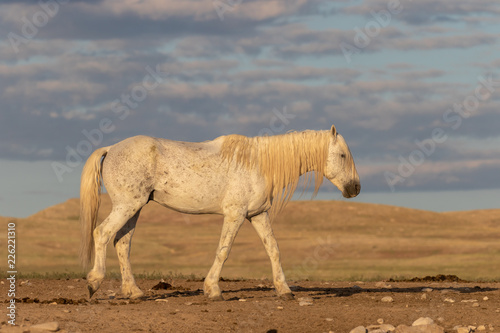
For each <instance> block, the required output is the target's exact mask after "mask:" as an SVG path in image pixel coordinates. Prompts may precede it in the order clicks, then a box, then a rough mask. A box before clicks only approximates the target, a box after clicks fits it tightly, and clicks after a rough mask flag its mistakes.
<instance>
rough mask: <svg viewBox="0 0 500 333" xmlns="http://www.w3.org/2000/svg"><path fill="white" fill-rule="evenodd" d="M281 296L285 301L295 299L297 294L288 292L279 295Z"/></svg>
mask: <svg viewBox="0 0 500 333" xmlns="http://www.w3.org/2000/svg"><path fill="white" fill-rule="evenodd" d="M279 298H281V299H282V300H284V301H293V300H294V299H295V296H293V294H292V293H286V294H282V295H279Z"/></svg>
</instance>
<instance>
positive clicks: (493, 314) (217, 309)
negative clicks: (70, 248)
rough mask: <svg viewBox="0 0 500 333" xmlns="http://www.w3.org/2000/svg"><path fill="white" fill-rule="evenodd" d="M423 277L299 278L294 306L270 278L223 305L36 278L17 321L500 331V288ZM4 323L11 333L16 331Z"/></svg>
mask: <svg viewBox="0 0 500 333" xmlns="http://www.w3.org/2000/svg"><path fill="white" fill-rule="evenodd" d="M423 280H424V281H418V282H389V281H386V282H378V283H375V282H369V283H367V282H315V281H294V282H290V285H291V289H292V291H293V293H294V294H295V298H296V300H294V301H284V300H281V299H279V298H277V297H276V296H275V293H274V289H273V286H272V282H270V281H269V280H236V281H233V280H229V281H221V282H220V286H221V289H222V290H223V296H224V298H225V299H226V301H223V302H212V301H209V300H208V299H207V298H205V296H204V295H203V291H202V287H203V283H202V282H201V281H192V280H173V281H169V282H168V284H170V287H167V289H158V290H154V289H153V287H154V286H156V285H158V284H159V281H158V280H156V281H154V280H139V281H138V285H139V286H140V287H141V289H142V290H143V291H144V292H145V296H144V297H143V298H141V299H139V300H129V299H126V298H123V297H121V295H120V293H119V290H120V281H119V280H116V279H113V280H109V279H108V280H105V281H104V283H103V285H102V287H101V288H100V290H99V291H98V292H97V293H96V294H95V296H94V298H93V299H92V300H91V301H89V300H88V295H87V288H86V281H85V280H83V279H75V280H30V281H22V282H23V284H22V285H21V284H19V285H18V286H17V293H16V296H17V299H16V300H17V302H16V311H17V317H16V319H17V320H16V322H17V324H18V325H20V326H23V327H24V328H27V327H29V326H32V325H36V324H40V323H46V322H54V321H55V322H57V323H59V326H60V329H61V330H62V331H66V332H269V331H273V330H274V332H330V331H333V332H349V331H350V330H351V329H353V328H354V327H357V326H365V327H367V326H370V325H376V324H377V323H379V322H380V320H383V322H384V323H387V324H391V325H393V326H398V325H400V324H405V325H411V324H412V323H413V321H415V320H416V319H418V318H420V317H430V318H432V319H434V321H435V322H436V324H438V325H440V326H442V327H444V328H445V331H446V332H456V329H454V327H456V326H458V325H462V326H468V325H471V326H476V327H480V326H481V325H482V326H483V327H484V328H485V331H486V332H500V283H477V282H473V283H470V282H456V281H448V280H446V279H445V280H441V278H438V279H437V280H432V279H431V280H426V278H424V279H423ZM163 286H164V285H163ZM0 297H2V298H0V302H2V303H4V304H5V302H8V301H9V300H8V299H6V298H5V297H6V296H5V295H2V296H0ZM389 298H390V299H391V300H392V301H389V302H386V301H383V300H382V299H386V300H387V299H389ZM2 321H3V323H2V325H3V326H2V327H3V328H2V330H3V331H5V330H8V329H12V328H10V327H8V326H7V324H6V321H4V320H3V319H2ZM18 331H19V332H21V331H22V329H21V328H20V329H19V330H18Z"/></svg>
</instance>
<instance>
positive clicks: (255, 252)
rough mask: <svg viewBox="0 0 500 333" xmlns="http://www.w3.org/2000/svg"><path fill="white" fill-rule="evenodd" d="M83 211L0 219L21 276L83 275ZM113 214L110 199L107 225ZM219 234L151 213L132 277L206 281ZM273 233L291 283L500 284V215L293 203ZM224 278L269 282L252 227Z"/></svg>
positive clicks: (71, 204)
mask: <svg viewBox="0 0 500 333" xmlns="http://www.w3.org/2000/svg"><path fill="white" fill-rule="evenodd" d="M78 205H79V201H78V199H71V200H68V201H67V202H64V203H61V204H59V205H56V206H53V207H49V208H47V209H45V210H43V211H40V212H39V213H37V214H34V215H32V216H30V217H28V218H25V219H9V218H0V224H1V225H2V230H7V226H6V225H7V223H8V222H10V221H15V222H16V226H17V227H16V234H17V243H16V244H17V253H16V255H17V269H18V271H19V272H21V273H32V272H35V273H46V272H49V273H52V272H60V273H69V272H74V273H78V274H79V273H81V274H84V273H83V271H82V268H81V267H80V266H79V260H78V256H77V253H78V248H79V242H80V240H79V235H80V229H79V221H78V218H79V216H78V214H79V207H78ZM110 209H111V203H110V200H109V198H108V197H107V195H103V197H102V204H101V209H100V214H99V215H100V219H101V220H102V219H104V218H105V217H106V216H107V214H108V213H109V211H110ZM221 227H222V217H221V216H217V215H186V214H181V213H178V212H174V211H171V210H169V209H166V208H163V207H161V206H160V205H158V204H155V203H149V204H148V205H146V206H145V207H144V209H143V210H142V213H141V217H140V218H139V222H138V225H137V229H136V233H135V235H134V239H133V243H132V254H131V261H132V267H133V270H134V273H148V274H151V273H153V272H155V273H163V274H169V273H170V272H172V273H174V274H182V275H191V274H194V275H196V276H204V275H205V274H206V273H207V272H208V269H209V268H210V266H211V264H212V262H213V259H214V254H215V249H216V247H217V244H218V241H219V235H220V230H221ZM274 232H275V235H276V238H277V239H278V243H279V245H280V249H281V259H282V264H283V268H284V270H285V274H286V275H287V278H288V279H290V280H294V279H297V280H298V279H306V278H309V279H320V280H372V279H384V278H390V277H402V276H405V277H414V276H425V275H436V274H455V275H458V276H459V277H461V278H463V279H470V280H478V279H486V280H493V279H495V280H500V210H481V211H467V212H449V213H434V212H429V211H421V210H415V209H407V208H400V207H393V206H384V205H375V204H364V203H354V202H349V201H293V202H291V203H290V204H289V205H288V206H287V207H286V208H285V210H284V211H283V212H282V213H281V214H280V215H279V217H278V218H277V219H276V221H275V222H274ZM2 244H5V243H4V242H2ZM6 250H7V249H6V246H2V248H1V249H0V255H1V257H2V258H7V253H6ZM4 260H5V261H6V259H4ZM107 263H108V272H119V269H118V262H117V257H116V253H115V251H114V248H113V247H112V246H111V245H110V247H109V249H108V261H107ZM2 266H3V265H2ZM222 276H224V277H226V278H228V277H232V278H237V277H245V278H270V277H271V267H270V264H269V260H268V258H267V256H266V254H265V251H264V248H263V246H262V244H261V242H260V240H259V238H258V237H257V234H256V233H255V231H254V230H253V228H252V227H251V225H250V223H245V224H244V225H243V227H242V228H241V230H240V232H239V234H238V236H237V237H236V241H235V244H234V247H233V249H232V251H231V255H230V257H229V259H228V261H227V262H226V265H225V267H224V270H223V272H222Z"/></svg>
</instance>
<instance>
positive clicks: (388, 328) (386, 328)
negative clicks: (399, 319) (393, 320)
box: [380, 324, 396, 332]
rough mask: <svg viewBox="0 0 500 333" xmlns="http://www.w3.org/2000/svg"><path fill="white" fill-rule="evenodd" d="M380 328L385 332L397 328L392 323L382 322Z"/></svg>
mask: <svg viewBox="0 0 500 333" xmlns="http://www.w3.org/2000/svg"><path fill="white" fill-rule="evenodd" d="M380 329H381V330H382V331H384V332H392V331H394V330H395V329H396V328H395V327H394V326H392V325H390V324H382V325H380Z"/></svg>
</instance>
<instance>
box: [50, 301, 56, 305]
mask: <svg viewBox="0 0 500 333" xmlns="http://www.w3.org/2000/svg"><path fill="white" fill-rule="evenodd" d="M49 305H57V302H52V303H49Z"/></svg>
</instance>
